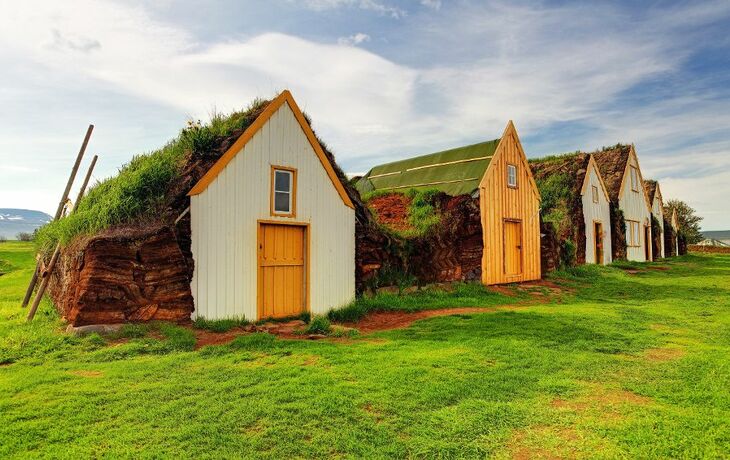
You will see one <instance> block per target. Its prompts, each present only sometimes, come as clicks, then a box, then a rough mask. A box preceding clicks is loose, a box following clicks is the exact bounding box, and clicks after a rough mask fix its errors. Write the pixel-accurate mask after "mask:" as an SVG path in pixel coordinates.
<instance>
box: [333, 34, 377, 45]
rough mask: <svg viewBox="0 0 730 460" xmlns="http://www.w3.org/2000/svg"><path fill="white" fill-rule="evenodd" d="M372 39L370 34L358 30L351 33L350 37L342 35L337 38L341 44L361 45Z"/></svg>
mask: <svg viewBox="0 0 730 460" xmlns="http://www.w3.org/2000/svg"><path fill="white" fill-rule="evenodd" d="M369 41H370V35H368V34H364V33H362V32H358V33H356V34H353V35H350V36H349V37H340V38H338V39H337V43H339V44H340V45H350V46H354V45H359V44H361V43H365V42H369Z"/></svg>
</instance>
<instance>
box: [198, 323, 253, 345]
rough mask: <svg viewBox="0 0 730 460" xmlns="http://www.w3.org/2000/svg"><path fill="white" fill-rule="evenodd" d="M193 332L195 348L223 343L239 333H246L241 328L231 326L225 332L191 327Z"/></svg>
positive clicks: (230, 340) (231, 339)
mask: <svg viewBox="0 0 730 460" xmlns="http://www.w3.org/2000/svg"><path fill="white" fill-rule="evenodd" d="M193 331H194V332H195V340H196V342H195V349H196V350H197V349H199V348H202V347H206V346H208V345H225V344H227V343H229V342H232V341H233V339H235V338H236V337H238V336H239V335H241V334H246V331H244V330H243V329H242V328H240V327H239V328H233V329H231V330H230V331H226V332H213V331H208V330H205V329H193Z"/></svg>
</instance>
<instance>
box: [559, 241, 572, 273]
mask: <svg viewBox="0 0 730 460" xmlns="http://www.w3.org/2000/svg"><path fill="white" fill-rule="evenodd" d="M574 265H576V259H575V243H573V242H572V241H571V240H564V241H563V244H562V245H561V247H560V266H561V267H573V266H574Z"/></svg>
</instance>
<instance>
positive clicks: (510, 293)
mask: <svg viewBox="0 0 730 460" xmlns="http://www.w3.org/2000/svg"><path fill="white" fill-rule="evenodd" d="M487 289H489V290H490V291H492V292H496V293H497V294H502V295H503V296H506V297H515V296H516V295H517V293H516V292H515V290H514V289H511V288H510V287H508V286H505V285H502V284H498V285H495V286H487Z"/></svg>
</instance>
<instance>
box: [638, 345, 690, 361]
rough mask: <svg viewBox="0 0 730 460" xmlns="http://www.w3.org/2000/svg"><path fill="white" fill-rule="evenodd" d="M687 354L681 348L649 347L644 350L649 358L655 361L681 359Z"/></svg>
mask: <svg viewBox="0 0 730 460" xmlns="http://www.w3.org/2000/svg"><path fill="white" fill-rule="evenodd" d="M684 355H685V351H684V350H683V349H681V348H669V347H664V348H649V349H648V350H646V351H644V356H645V357H646V359H647V360H649V361H653V362H666V361H673V360H675V359H679V358H681V357H682V356H684Z"/></svg>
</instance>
